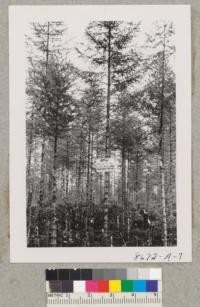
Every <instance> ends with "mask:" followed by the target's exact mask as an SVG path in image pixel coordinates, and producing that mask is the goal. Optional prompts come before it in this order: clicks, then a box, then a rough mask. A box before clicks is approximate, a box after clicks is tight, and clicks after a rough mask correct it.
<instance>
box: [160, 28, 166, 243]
mask: <svg viewBox="0 0 200 307" xmlns="http://www.w3.org/2000/svg"><path fill="white" fill-rule="evenodd" d="M165 31H166V26H164V34H163V58H162V84H161V95H160V104H161V108H160V129H159V134H160V142H159V154H160V173H161V203H162V212H163V244H164V246H167V215H166V195H165V164H164V90H165V40H166V33H165Z"/></svg>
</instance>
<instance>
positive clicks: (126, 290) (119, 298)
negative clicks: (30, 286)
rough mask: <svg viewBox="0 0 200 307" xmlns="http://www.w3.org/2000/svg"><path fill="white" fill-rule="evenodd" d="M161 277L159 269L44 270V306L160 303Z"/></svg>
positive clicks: (153, 304) (145, 304)
mask: <svg viewBox="0 0 200 307" xmlns="http://www.w3.org/2000/svg"><path fill="white" fill-rule="evenodd" d="M161 279H162V273H161V269H95V270H92V269H75V270H73V269H71V270H70V269H55V270H46V292H47V307H48V306H52V305H54V307H57V306H78V305H82V306H85V307H86V306H91V305H104V306H105V307H107V306H108V307H109V306H130V305H135V306H155V305H156V306H159V307H160V306H162V303H161V301H162V285H161V282H162V281H161Z"/></svg>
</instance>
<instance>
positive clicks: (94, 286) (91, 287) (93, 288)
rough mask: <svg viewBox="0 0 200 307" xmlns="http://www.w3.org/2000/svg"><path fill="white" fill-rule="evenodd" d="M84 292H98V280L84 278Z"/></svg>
mask: <svg viewBox="0 0 200 307" xmlns="http://www.w3.org/2000/svg"><path fill="white" fill-rule="evenodd" d="M86 292H98V281H97V280H86Z"/></svg>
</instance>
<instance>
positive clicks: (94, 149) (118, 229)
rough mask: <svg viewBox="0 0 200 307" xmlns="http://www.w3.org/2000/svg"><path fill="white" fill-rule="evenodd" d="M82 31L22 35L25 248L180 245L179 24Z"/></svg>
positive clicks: (44, 28) (117, 24) (46, 29)
mask: <svg viewBox="0 0 200 307" xmlns="http://www.w3.org/2000/svg"><path fill="white" fill-rule="evenodd" d="M81 30H82V35H80V37H76V39H74V38H73V37H72V38H70V28H69V29H68V26H67V22H66V23H64V22H57V21H55V22H53V21H51V22H45V23H31V24H30V25H29V31H28V33H27V36H26V52H27V70H26V73H27V74H26V98H27V99H26V200H27V246H28V247H68V246H69V247H73V246H83V247H91V246H99V247H101V246H107V247H113V246H170V245H171V246H172V245H176V244H177V230H176V83H175V73H174V70H175V69H174V67H175V43H174V41H175V30H174V27H173V24H172V23H171V22H169V21H156V22H155V23H152V24H151V26H149V27H145V26H144V25H143V22H142V21H141V22H136V23H134V22H125V21H124V22H123V21H91V22H88V24H87V25H86V26H85V27H84V28H83V29H81ZM72 36H73V35H72ZM77 40H78V41H77Z"/></svg>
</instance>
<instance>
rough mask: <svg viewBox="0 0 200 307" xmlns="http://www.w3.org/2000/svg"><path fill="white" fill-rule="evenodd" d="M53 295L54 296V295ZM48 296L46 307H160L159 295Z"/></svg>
mask: <svg viewBox="0 0 200 307" xmlns="http://www.w3.org/2000/svg"><path fill="white" fill-rule="evenodd" d="M54 295H55V294H54ZM58 295H59V296H55V297H52V296H50V297H49V296H48V295H47V307H48V306H52V305H53V306H54V307H55V306H74V305H81V306H83V307H86V306H89V305H104V306H113V305H114V306H118V305H119V306H130V305H136V306H140V305H141V304H143V305H146V306H147V305H148V306H149V304H153V306H162V296H161V294H156V295H155V294H151V295H149V294H148V295H147V294H134V295H133V294H131V295H127V296H125V295H122V294H112V298H110V297H105V295H104V296H103V295H102V296H100V295H98V294H92V295H91V296H90V297H87V296H81V297H80V295H75V294H73V297H71V295H70V296H69V297H66V295H65V294H63V296H60V294H58Z"/></svg>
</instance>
